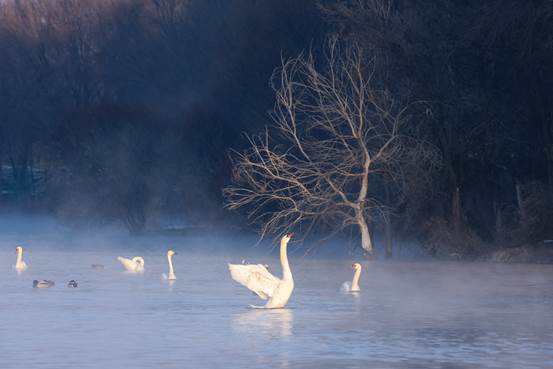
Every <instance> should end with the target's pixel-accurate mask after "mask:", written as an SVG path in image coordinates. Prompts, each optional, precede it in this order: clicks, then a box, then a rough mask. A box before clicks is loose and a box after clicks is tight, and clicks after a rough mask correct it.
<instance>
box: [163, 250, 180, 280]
mask: <svg viewBox="0 0 553 369" xmlns="http://www.w3.org/2000/svg"><path fill="white" fill-rule="evenodd" d="M173 255H177V253H176V252H174V251H173V250H169V251H167V263H168V264H169V275H167V274H165V273H163V274H162V277H163V279H165V280H168V281H174V280H176V279H177V276H176V275H175V271H174V270H173Z"/></svg>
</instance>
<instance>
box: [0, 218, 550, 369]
mask: <svg viewBox="0 0 553 369" xmlns="http://www.w3.org/2000/svg"><path fill="white" fill-rule="evenodd" d="M31 223H32V220H31V219H29V221H28V222H22V223H20V224H18V225H19V226H20V228H19V227H15V225H14V224H11V225H9V226H6V223H5V222H4V226H2V227H1V228H2V231H3V232H2V236H1V237H0V261H1V263H2V265H0V293H1V297H2V298H1V299H0V316H2V319H1V320H0V336H1V337H0V338H1V339H0V367H2V368H3V369H14V368H26V369H27V368H33V367H38V368H56V369H64V368H75V367H79V368H98V367H106V368H108V367H117V368H154V367H155V368H157V367H164V368H182V367H194V368H208V367H225V368H257V367H259V366H261V365H265V364H266V363H270V364H271V367H273V368H289V367H293V368H298V367H300V368H301V367H306V368H312V367H317V368H323V369H324V368H336V367H352V368H367V367H378V368H406V367H409V368H507V367H512V368H515V367H517V368H519V367H524V368H549V367H551V366H552V365H553V349H552V347H553V291H552V289H551V288H550V287H551V285H552V283H553V267H551V266H547V265H502V264H488V263H443V262H408V261H401V262H370V263H367V262H363V266H364V269H363V273H362V275H361V281H360V284H361V288H362V292H361V293H360V294H357V295H352V294H342V293H340V291H339V289H340V285H341V283H342V282H343V281H345V280H350V279H351V276H352V271H351V262H352V259H351V258H350V257H349V256H347V254H346V255H343V256H342V257H341V258H335V257H327V256H324V255H317V254H315V255H308V256H306V257H301V255H303V253H300V252H297V253H291V255H290V259H291V266H292V269H293V272H294V278H295V282H296V290H295V291H294V294H293V296H292V298H291V300H290V303H289V306H288V307H287V309H284V310H275V311H259V310H250V309H248V308H247V306H248V304H251V303H253V304H256V303H257V304H258V303H259V301H258V299H257V297H256V296H253V295H252V294H251V293H250V292H249V291H247V290H245V289H244V288H243V287H242V286H239V285H238V284H236V283H234V282H233V281H232V280H231V279H230V278H229V276H228V270H227V266H226V263H227V262H229V261H232V262H240V260H242V259H243V258H246V259H248V261H251V262H261V263H267V264H269V265H270V268H271V271H272V272H273V273H275V274H277V275H279V274H280V265H279V262H278V259H277V254H278V253H277V252H276V250H274V252H272V253H270V252H268V250H269V248H266V247H259V248H252V247H251V245H253V244H254V243H255V242H253V241H255V238H248V237H246V236H244V237H242V238H236V239H227V238H226V237H225V236H223V235H209V236H205V237H203V236H196V237H188V238H167V237H165V238H153V237H151V238H130V237H127V236H126V235H124V234H123V233H118V232H114V231H112V232H106V233H105V234H102V235H99V234H96V233H94V232H92V233H87V234H84V233H83V234H75V233H70V232H68V231H67V230H60V229H59V228H56V225H55V224H54V223H46V224H43V223H41V227H38V224H37V225H36V226H35V227H34V228H33V229H34V232H24V230H25V229H29V228H30V225H31ZM19 242H20V243H22V244H23V245H24V247H26V248H25V250H26V251H25V259H26V261H27V263H28V264H29V269H28V270H27V271H26V272H24V273H23V274H21V275H17V274H16V273H15V272H14V271H13V270H12V269H11V265H12V264H13V260H14V259H15V254H14V246H15V244H16V243H19ZM168 247H171V248H173V249H175V250H176V251H177V252H178V255H177V256H176V257H175V259H174V262H175V269H176V273H177V275H178V277H179V279H178V280H177V281H176V283H174V284H173V285H168V284H166V283H163V282H162V281H161V280H160V278H159V276H160V275H161V273H163V272H166V267H167V265H166V258H165V251H166V249H167V248H168ZM119 254H124V255H127V254H128V256H131V255H135V254H141V255H142V256H144V258H145V259H146V272H145V274H144V275H128V274H125V273H124V272H123V270H122V268H121V267H120V265H119V264H118V262H117V260H115V257H116V256H117V255H119ZM95 263H97V264H104V265H105V269H104V270H93V269H92V268H91V267H90V265H91V264H95ZM33 279H51V280H54V281H55V282H56V286H55V287H53V288H51V289H48V290H40V291H38V290H36V289H33V288H32V280H33ZM70 279H75V280H77V281H78V282H79V287H78V288H76V289H69V288H66V287H65V283H66V282H67V281H68V280H70ZM264 363H265V364H264Z"/></svg>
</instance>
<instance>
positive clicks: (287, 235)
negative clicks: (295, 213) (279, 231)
mask: <svg viewBox="0 0 553 369" xmlns="http://www.w3.org/2000/svg"><path fill="white" fill-rule="evenodd" d="M292 236H294V234H293V233H292V232H288V233H286V234H285V235H284V236H282V242H286V243H288V241H290V239H291V238H292Z"/></svg>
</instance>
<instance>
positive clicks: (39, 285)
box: [33, 279, 55, 288]
mask: <svg viewBox="0 0 553 369" xmlns="http://www.w3.org/2000/svg"><path fill="white" fill-rule="evenodd" d="M54 285H55V283H54V281H49V280H47V279H41V280H40V281H37V280H36V279H35V280H34V281H33V288H48V287H52V286H54Z"/></svg>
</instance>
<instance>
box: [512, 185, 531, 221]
mask: <svg viewBox="0 0 553 369" xmlns="http://www.w3.org/2000/svg"><path fill="white" fill-rule="evenodd" d="M515 189H516V193H517V205H518V213H519V215H520V224H521V225H522V226H523V227H526V224H527V223H528V222H527V219H528V217H527V216H526V209H525V208H524V204H523V202H522V188H521V185H520V182H519V181H518V180H517V181H516V182H515Z"/></svg>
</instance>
